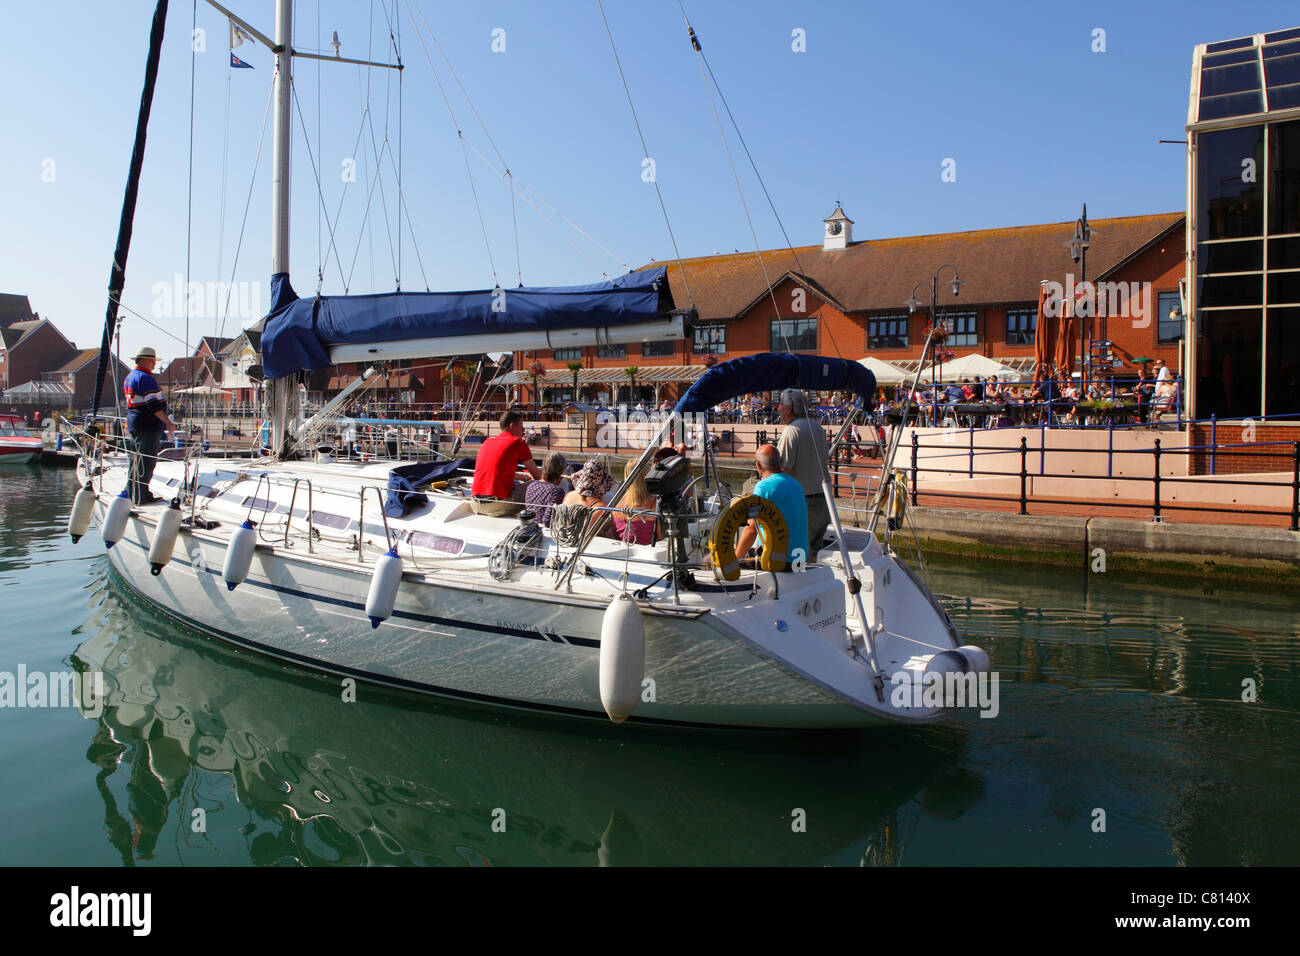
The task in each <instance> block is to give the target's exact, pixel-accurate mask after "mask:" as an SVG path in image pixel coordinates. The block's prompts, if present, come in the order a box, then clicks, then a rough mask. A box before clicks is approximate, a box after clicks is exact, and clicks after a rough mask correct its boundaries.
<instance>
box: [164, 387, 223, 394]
mask: <svg viewBox="0 0 1300 956" xmlns="http://www.w3.org/2000/svg"><path fill="white" fill-rule="evenodd" d="M176 394H177V395H229V394H230V393H229V392H227V391H226V390H225V389H224V388H217V387H216V386H215V385H195V386H193V387H192V388H178V389H176Z"/></svg>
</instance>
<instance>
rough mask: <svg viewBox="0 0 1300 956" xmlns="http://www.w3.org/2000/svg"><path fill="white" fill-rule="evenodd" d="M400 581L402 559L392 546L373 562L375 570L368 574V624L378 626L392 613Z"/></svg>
mask: <svg viewBox="0 0 1300 956" xmlns="http://www.w3.org/2000/svg"><path fill="white" fill-rule="evenodd" d="M401 583H402V559H401V558H400V557H398V555H397V548H396V546H394V547H393V548H391V549H389V551H388V553H387V554H385V555H383V556H382V557H381V558H380V559H379V560H378V561H376V562H375V570H374V571H373V572H372V573H371V575H370V591H369V592H368V593H367V594H366V617H368V618H370V626H371V627H372V628H374V627H378V626H379V625H380V623H381V622H383V621H385V620H387V619H388V618H389V617H390V616H391V615H392V613H393V603H394V602H395V601H396V600H397V586H398V585H399V584H401Z"/></svg>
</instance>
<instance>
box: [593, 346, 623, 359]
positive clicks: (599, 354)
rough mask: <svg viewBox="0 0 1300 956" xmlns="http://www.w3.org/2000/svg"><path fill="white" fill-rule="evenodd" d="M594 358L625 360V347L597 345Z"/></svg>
mask: <svg viewBox="0 0 1300 956" xmlns="http://www.w3.org/2000/svg"><path fill="white" fill-rule="evenodd" d="M596 358H627V346H626V345H598V346H596Z"/></svg>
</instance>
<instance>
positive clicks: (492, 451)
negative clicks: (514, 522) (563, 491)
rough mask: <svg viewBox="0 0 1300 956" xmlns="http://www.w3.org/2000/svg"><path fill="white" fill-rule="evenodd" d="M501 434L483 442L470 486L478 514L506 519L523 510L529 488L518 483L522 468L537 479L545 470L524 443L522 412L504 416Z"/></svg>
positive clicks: (500, 422)
mask: <svg viewBox="0 0 1300 956" xmlns="http://www.w3.org/2000/svg"><path fill="white" fill-rule="evenodd" d="M499 424H500V426H501V431H500V432H498V433H497V434H496V435H493V436H492V437H491V438H489V439H488V440H487V441H485V442H483V445H482V447H481V448H480V449H479V453H478V458H477V460H475V462H474V483H473V484H472V485H471V486H470V494H471V495H472V496H473V497H472V498H471V499H470V502H471V504H470V506H471V507H472V508H473V510H474V513H475V514H480V515H492V516H498V517H499V516H503V515H512V514H517V513H518V512H520V511H522V510H523V504H524V495H525V494H526V493H527V489H528V486H527V484H526V483H524V482H517V481H516V480H515V476H516V474H517V473H518V472H519V471H520V469H522V470H523V471H525V472H527V474H528V475H530V476H531V477H532V478H533V479H537V478H540V477H541V476H542V471H541V469H540V468H538V467H537V464H536V463H535V462H534V461H533V453H532V451H531V450H530V449H529V447H528V443H527V442H526V441H524V416H523V414H522V413H520V412H516V411H507V412H502V413H501V418H500V419H499Z"/></svg>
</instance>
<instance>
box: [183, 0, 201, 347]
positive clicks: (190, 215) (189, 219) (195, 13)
mask: <svg viewBox="0 0 1300 956" xmlns="http://www.w3.org/2000/svg"><path fill="white" fill-rule="evenodd" d="M191 9H192V16H191V19H190V36H196V35H197V34H198V25H199V0H194V5H193V7H192V8H191ZM198 62H199V53H198V44H195V43H191V44H190V155H189V166H188V169H187V171H186V180H187V182H186V186H185V354H186V355H189V354H190V249H191V247H192V245H193V241H194V85H195V84H194V80H195V75H196V73H197V72H198Z"/></svg>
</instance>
